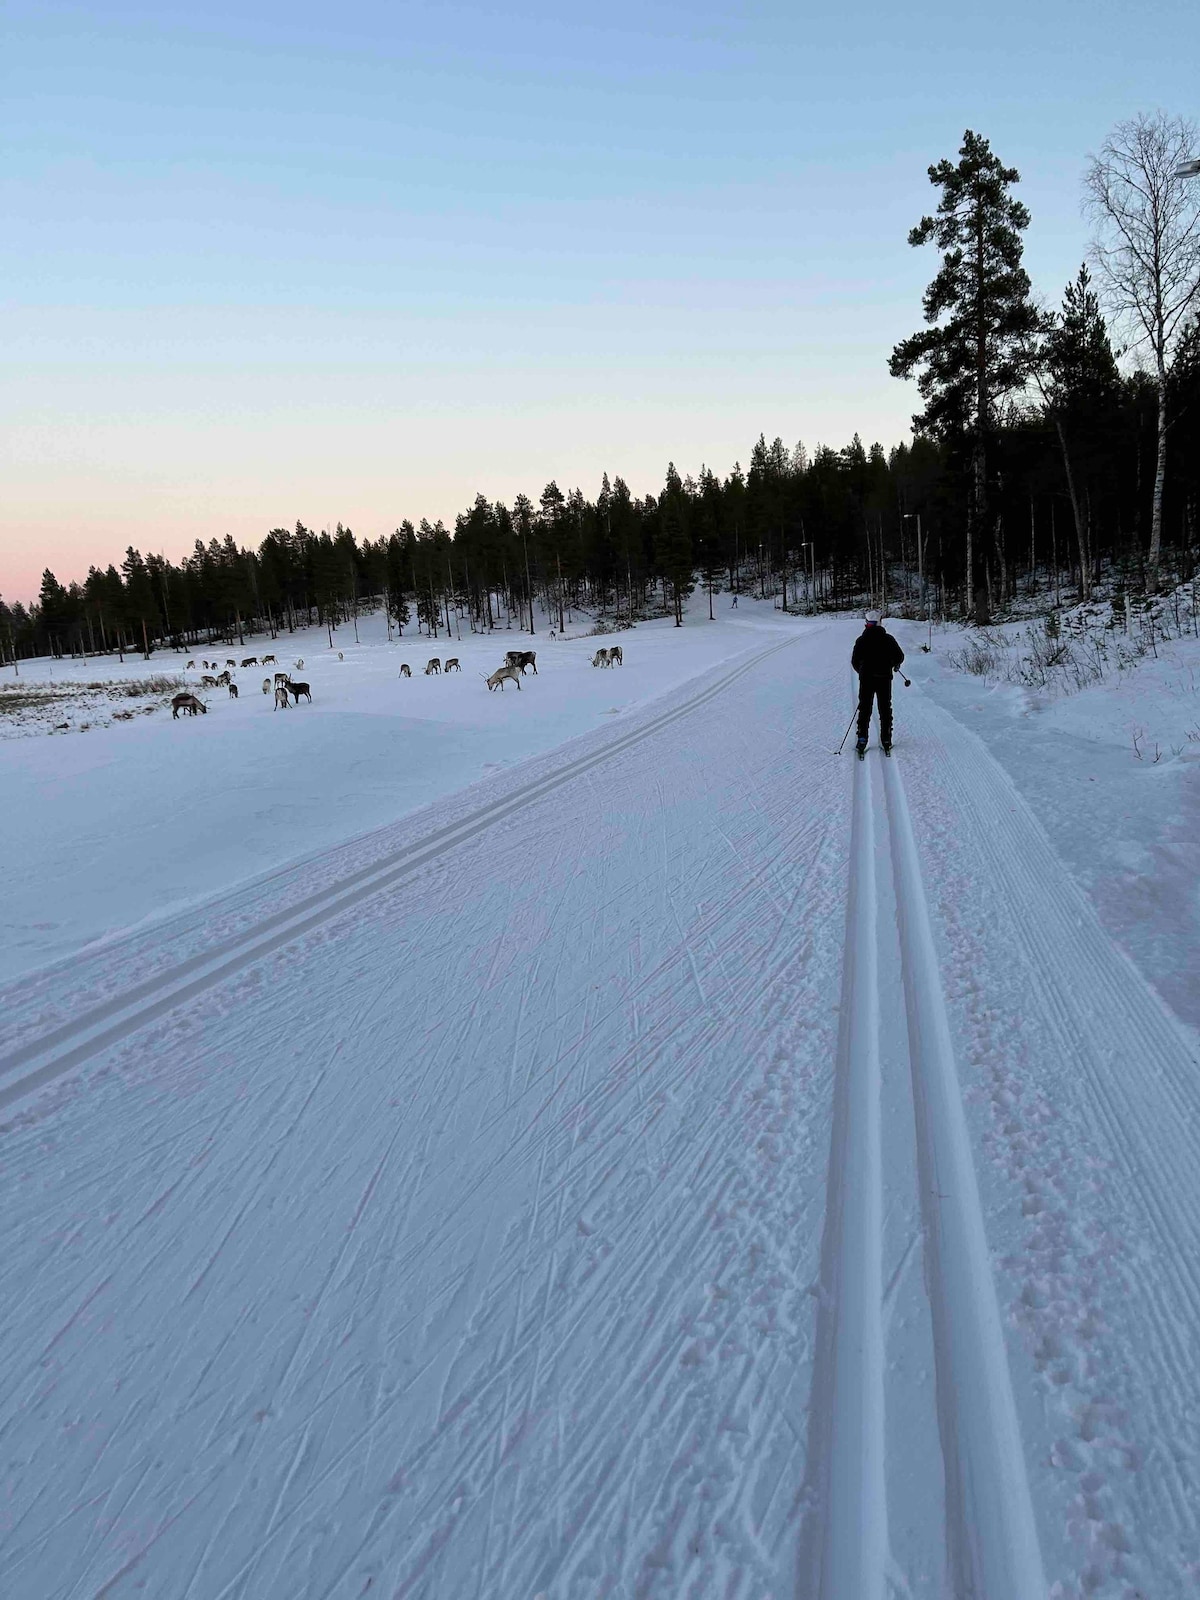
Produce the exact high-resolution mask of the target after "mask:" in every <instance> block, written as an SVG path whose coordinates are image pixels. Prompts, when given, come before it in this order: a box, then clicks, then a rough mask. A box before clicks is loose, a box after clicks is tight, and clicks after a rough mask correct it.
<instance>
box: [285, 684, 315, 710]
mask: <svg viewBox="0 0 1200 1600" xmlns="http://www.w3.org/2000/svg"><path fill="white" fill-rule="evenodd" d="M283 687H284V690H285V692H286V691H287V690H288V689H290V690H291V691H292V699H293V700H294V701H295V702H296V704H297V705H299V704H300V696H301V695H303V696H304V698H305V699H306V700H307V701H308V703H309V705H312V690H311V689H310V688H309V687H308V685H307V684H306V683H285V684H284V686H283Z"/></svg>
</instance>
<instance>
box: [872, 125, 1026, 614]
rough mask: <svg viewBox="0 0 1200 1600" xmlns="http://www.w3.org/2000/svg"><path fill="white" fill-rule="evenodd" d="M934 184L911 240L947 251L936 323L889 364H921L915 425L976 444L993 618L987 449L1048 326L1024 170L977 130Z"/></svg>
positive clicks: (932, 171)
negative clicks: (1031, 258)
mask: <svg viewBox="0 0 1200 1600" xmlns="http://www.w3.org/2000/svg"><path fill="white" fill-rule="evenodd" d="M929 181H930V183H932V184H933V185H934V186H935V188H939V189H940V190H941V191H942V197H941V200H940V201H939V202H938V209H937V215H936V216H933V217H922V218H921V221H920V222H919V223H918V224H917V226H916V227H915V228H914V229H913V230H912V232H911V233H910V234H909V236H908V242H909V244H911V245H914V246H917V245H924V244H928V243H929V242H930V240H932V241H933V242H934V243H935V244H936V245H937V247H938V249H939V250H941V251H942V252H943V254H942V265H941V269H940V271H939V272H938V274H937V276H936V277H935V278H934V280H933V282H932V283H931V284H930V285H929V287H928V289H926V291H925V297H924V301H923V304H924V310H925V321H926V322H927V323H928V324H929V326H928V327H926V328H924V329H922V330H921V332H920V333H914V334H912V335H911V336H910V337H909V338H907V339H903V340H901V342H900V343H899V344H898V345H897V346H896V348H895V349H894V350H893V351H892V356H891V361H890V362H889V367H890V370H891V373H892V376H893V377H895V378H909V377H911V376H912V375H913V372H914V371H915V370H916V369H917V368H918V367H920V368H921V369H922V370H921V373H920V376H919V377H918V379H917V387H918V389H919V390H920V393H921V397H922V399H923V400H924V401H925V409H924V411H922V412H920V413H919V414H918V415H917V416H915V417H914V418H913V425H914V427H915V428H916V429H918V431H925V432H929V433H931V434H933V435H934V436H935V437H938V438H942V439H946V440H949V441H951V442H955V443H959V442H961V443H962V444H964V445H965V446H966V447H967V448H968V450H969V453H970V459H971V491H970V499H969V509H968V514H967V547H966V578H967V602H968V605H971V606H973V607H974V609H975V611H976V614H977V615H978V614H986V599H985V596H984V593H983V591H982V586H980V585H978V584H977V582H976V577H977V572H976V560H977V557H978V556H979V555H980V554H981V552H982V549H983V536H984V533H985V531H986V530H987V528H988V526H989V516H988V500H989V480H988V447H989V444H990V442H991V440H992V437H993V435H994V433H995V430H996V426H997V421H998V406H999V404H1000V402H1001V401H1002V400H1003V399H1004V398H1005V396H1006V395H1009V394H1011V393H1012V392H1013V391H1014V390H1017V389H1019V388H1021V387H1022V386H1023V384H1024V382H1025V380H1026V376H1027V373H1028V358H1029V341H1030V338H1031V336H1032V335H1033V334H1035V333H1036V332H1037V329H1038V327H1039V323H1040V318H1039V316H1038V313H1037V311H1036V310H1035V308H1034V306H1033V305H1032V303H1031V301H1030V298H1029V289H1030V285H1029V276H1028V274H1027V273H1026V271H1025V269H1024V268H1023V267H1022V265H1021V255H1022V250H1023V246H1022V243H1021V235H1022V233H1023V232H1024V231H1025V229H1026V228H1027V227H1028V226H1029V212H1028V211H1027V210H1026V208H1025V207H1024V206H1023V205H1022V204H1021V202H1020V201H1019V200H1014V199H1013V197H1012V195H1011V194H1010V193H1009V190H1010V189H1011V187H1012V185H1013V184H1014V183H1017V182H1019V181H1020V174H1019V173H1018V171H1017V169H1016V168H1015V167H1006V166H1003V165H1002V164H1001V162H1000V161H999V159H998V158H997V157H996V156H994V155H993V154H992V150H991V146H990V145H989V143H988V141H987V140H986V139H984V138H982V137H981V136H980V135H979V134H977V133H972V132H971V130H970V129H969V128H968V129H967V131H966V133H965V134H964V136H963V143H962V148H961V149H960V150H959V160H958V163H957V165H953V164H952V163H951V162H950V161H948V160H942V161H939V162H938V163H937V164H936V165H935V166H932V167H930V168H929Z"/></svg>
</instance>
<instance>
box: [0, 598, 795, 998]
mask: <svg viewBox="0 0 1200 1600" xmlns="http://www.w3.org/2000/svg"><path fill="white" fill-rule="evenodd" d="M701 602H702V603H701ZM718 607H719V613H720V614H719V617H718V620H717V621H716V622H714V623H710V622H709V620H708V616H707V599H706V598H704V597H697V600H696V602H695V603H694V605H693V609H692V611H691V613H690V614H689V617H688V625H687V626H685V627H684V628H683V629H676V628H674V627H673V625H672V624H671V622H670V621H669V620H668V621H652V622H645V623H639V624H638V626H637V627H636V628H634V629H632V630H629V631H622V632H620V633H618V634H616V635H614V636H613V637H612V638H608V639H605V638H599V639H598V638H596V637H592V636H585V635H584V634H583V626H584V624H577V625H576V628H575V629H573V630H568V631H569V632H570V633H572V634H573V635H574V636H573V637H568V638H562V639H556V640H554V641H553V642H551V640H550V639H549V635H548V630H547V631H546V632H543V633H539V634H538V635H537V636H536V637H534V638H530V636H529V635H528V634H522V633H519V632H518V631H516V630H515V629H513V630H511V631H508V630H504V631H500V630H498V631H497V632H495V633H494V634H492V635H490V636H479V635H475V636H472V635H470V634H467V635H464V637H463V638H462V639H461V640H459V639H455V640H452V641H447V640H446V639H444V638H442V639H439V640H434V641H430V640H428V639H425V638H423V637H417V636H416V635H415V633H414V632H413V631H411V630H410V631H409V632H408V633H407V634H406V635H405V637H404V638H403V639H394V640H393V641H391V642H390V643H389V642H388V639H387V632H386V625H385V622H384V619H383V616H382V614H375V615H372V616H363V617H360V618H359V619H358V634H359V642H358V643H356V642H355V639H354V635H353V631H352V630H351V628H350V627H349V626H343V627H342V628H341V629H339V630H338V631H337V632H336V633H335V635H334V646H333V648H332V649H331V648H330V646H329V642H328V638H327V636H326V633H325V630H324V629H310V630H306V631H305V632H302V633H297V634H294V635H281V636H280V638H279V639H278V640H277V641H275V642H274V643H273V644H272V643H271V642H270V641H265V640H263V641H254V642H251V643H249V644H247V645H246V646H244V647H237V648H236V649H232V650H231V649H230V648H228V647H226V646H221V647H217V648H215V649H212V648H210V650H209V651H208V653H207V657H205V652H204V651H203V650H201V651H198V652H193V653H192V654H191V655H190V656H184V655H178V656H176V655H174V654H164V653H161V652H160V653H156V654H155V656H154V658H153V661H152V663H150V664H149V665H148V664H147V663H146V662H144V661H143V660H141V659H140V658H130V659H129V660H127V661H126V662H125V663H124V664H121V663H118V662H114V661H112V660H111V659H109V658H105V659H104V661H103V663H102V664H98V663H97V662H96V661H95V660H92V661H88V662H82V661H78V662H72V661H55V662H50V661H48V660H42V661H38V662H22V663H21V666H20V677H19V682H20V685H21V686H22V690H23V691H25V692H29V691H33V692H34V693H37V692H38V691H40V692H42V693H45V694H55V695H67V696H72V697H74V698H73V699H72V700H70V702H69V703H70V704H72V705H74V706H76V707H78V706H79V705H82V704H84V703H85V702H86V696H87V694H88V693H90V692H91V691H88V690H87V688H86V686H87V685H88V684H90V683H93V682H106V683H109V684H112V685H114V686H115V687H114V688H113V690H112V691H111V692H110V693H111V697H109V698H107V699H106V703H107V704H108V705H109V706H110V708H111V707H112V706H117V707H124V706H125V705H128V707H130V708H133V707H135V706H137V705H138V704H139V702H138V701H137V700H136V699H128V700H127V701H126V700H125V699H124V698H122V697H121V695H120V694H119V693H118V690H122V689H125V688H127V686H129V685H131V684H133V683H135V682H137V681H139V680H143V679H145V678H146V677H147V676H148V674H149V673H151V672H153V673H155V674H161V675H170V676H176V675H178V676H181V677H182V678H184V679H185V680H186V681H187V683H188V685H189V686H190V687H194V688H197V689H199V684H200V676H201V672H200V670H199V663H200V661H201V660H202V659H205V658H207V659H209V660H216V661H217V662H218V664H219V668H222V669H223V668H224V665H225V662H226V660H227V659H228V658H230V657H233V658H235V659H236V660H238V661H239V662H240V661H241V660H242V659H243V658H244V657H246V656H251V655H257V654H260V653H261V652H262V651H263V650H266V651H268V652H273V653H274V654H275V655H276V656H277V657H278V668H279V669H280V670H290V671H292V672H293V675H294V676H295V677H297V678H299V677H303V678H305V679H307V680H308V681H309V682H310V683H311V685H312V693H313V703H312V705H311V706H309V705H307V704H301V705H300V706H298V707H293V708H289V710H288V711H287V712H286V713H284V712H275V711H274V709H273V701H272V698H271V697H270V696H269V695H263V693H262V692H261V684H262V680H263V678H264V676H266V675H269V674H270V673H272V672H273V671H274V670H276V668H275V667H274V666H270V665H269V666H268V667H266V668H265V669H264V668H263V667H261V665H259V666H253V667H249V668H246V669H241V668H239V669H238V670H236V671H235V673H234V679H235V681H236V682H237V683H238V685H239V690H240V695H239V698H238V699H237V700H230V699H229V697H228V695H227V694H226V692H225V690H224V689H223V688H222V689H216V690H207V691H203V698H204V699H205V700H206V701H207V703H208V708H209V714H208V715H207V716H204V717H195V718H187V719H181V720H180V721H173V720H172V718H171V717H170V715H168V714H160V715H155V716H145V717H143V716H136V717H134V718H133V719H132V720H129V721H126V720H123V719H122V720H120V721H118V722H116V723H114V722H113V721H112V720H111V711H110V714H109V719H108V720H107V722H106V721H105V719H104V718H103V717H89V716H86V715H81V714H79V713H78V711H76V713H75V715H74V723H73V726H74V728H75V729H76V730H78V731H79V734H80V736H78V737H76V736H74V734H73V733H72V734H67V733H60V734H59V735H58V736H57V737H55V738H44V737H40V738H13V737H10V738H8V739H6V740H0V801H2V802H3V809H4V814H5V818H6V828H5V844H6V857H7V862H8V865H7V868H6V872H5V881H4V891H5V894H4V898H5V908H6V915H5V917H4V919H3V923H2V924H0V982H4V981H8V980H10V979H12V978H13V977H16V976H18V975H19V974H21V973H23V972H27V971H30V970H31V969H33V968H36V967H39V966H42V965H44V964H45V963H47V962H50V961H54V960H56V959H58V958H61V957H63V956H65V955H69V954H70V953H72V952H73V951H75V950H77V949H79V948H80V947H81V946H83V945H85V944H87V943H89V942H90V941H92V940H95V939H97V938H101V937H107V936H110V935H112V934H115V933H118V932H120V931H123V930H125V929H128V928H130V927H132V926H136V925H137V924H139V923H142V922H147V921H154V920H157V919H158V918H160V917H162V916H164V915H167V914H169V913H171V912H178V911H179V910H181V909H182V908H184V907H185V906H187V905H188V904H191V903H194V902H199V901H203V900H205V899H207V898H208V897H210V896H212V895H214V894H217V893H219V892H220V891H222V890H224V889H227V888H229V887H231V886H233V885H234V884H236V883H239V882H242V881H244V880H245V879H247V878H250V877H253V876H256V875H257V874H259V873H262V872H265V871H268V870H271V869H273V868H275V867H277V866H279V865H281V864H283V863H285V862H288V861H292V860H295V859H297V858H299V857H301V856H304V855H307V854H309V853H311V852H313V851H316V850H320V849H323V848H327V847H328V846H330V845H333V844H336V843H340V842H342V841H343V840H346V839H348V838H351V837H353V836H354V835H356V834H359V833H363V832H366V831H368V830H370V829H372V828H375V827H379V826H382V825H384V824H386V823H389V822H392V821H395V820H396V819H397V818H399V817H402V816H404V815H406V814H408V813H410V812H412V811H415V810H417V809H418V808H420V807H422V806H426V805H429V804H431V803H434V802H436V801H438V800H440V799H444V798H445V797H446V796H448V795H450V794H454V793H456V792H457V791H459V790H461V789H463V788H465V787H467V786H468V785H469V784H471V783H474V782H477V781H479V780H480V779H483V778H486V777H487V776H488V775H489V774H490V773H492V772H496V771H499V770H501V769H504V768H507V767H509V766H512V765H514V764H515V763H518V762H521V761H523V760H525V759H527V758H528V757H530V756H533V755H537V754H540V753H542V752H544V751H547V750H550V749H552V748H554V747H555V746H557V745H559V744H562V743H563V742H564V741H565V740H567V739H571V738H573V737H575V736H577V735H579V734H581V733H585V732H587V731H589V730H591V729H594V728H597V727H599V726H602V725H604V724H606V723H609V722H611V721H615V720H616V719H619V718H620V717H621V716H623V715H625V714H626V713H628V712H630V711H632V710H634V709H635V708H637V707H639V706H641V705H643V704H645V703H646V702H647V701H648V700H652V699H654V698H655V697H657V696H658V695H661V694H664V693H667V692H668V691H670V690H671V689H673V688H676V687H677V686H678V685H680V684H682V683H684V682H686V681H687V680H688V679H690V678H693V677H695V676H697V675H699V674H702V673H704V672H706V671H708V670H709V669H710V668H712V667H714V666H715V665H717V664H718V663H719V662H721V661H724V660H727V659H729V658H730V657H731V656H734V655H737V654H740V653H741V652H743V651H745V650H748V649H750V648H752V647H753V646H754V645H756V644H758V643H761V641H762V639H763V635H764V630H771V629H777V628H789V629H790V628H799V627H803V626H805V624H804V623H803V622H801V621H800V620H799V619H792V618H788V619H784V618H783V617H782V616H781V615H780V613H779V612H777V611H774V610H773V608H772V607H771V605H770V603H769V602H767V603H753V602H751V601H750V599H749V598H748V597H743V604H742V605H741V606H740V608H739V610H738V611H736V612H734V611H731V610H730V602H729V597H728V596H720V597H719V599H718ZM614 642H617V643H620V644H621V646H622V649H623V651H624V657H625V662H624V665H623V666H621V667H615V668H612V669H609V670H600V669H594V668H593V667H592V665H591V661H592V657H593V654H594V653H595V651H596V649H597V648H598V647H600V646H601V645H608V644H611V643H614ZM525 648H533V649H535V650H536V651H537V655H538V668H539V671H538V675H537V676H536V677H535V676H533V675H527V676H526V678H525V680H524V682H523V684H522V687H521V688H520V689H519V690H518V689H517V688H515V687H514V686H513V685H509V686H507V687H506V688H504V689H502V690H499V691H496V692H494V693H489V692H488V691H487V689H486V688H485V686H484V683H483V682H482V678H483V677H484V676H486V674H487V673H488V672H490V671H492V670H493V669H494V668H495V667H496V666H497V665H499V664H500V663H501V662H502V661H503V659H504V652H505V651H506V650H508V649H525ZM339 652H340V653H341V656H342V657H343V658H344V659H339ZM434 655H436V656H438V657H440V658H441V659H443V660H444V659H445V658H446V657H448V656H457V657H458V658H459V660H460V662H461V665H462V671H461V674H457V673H456V674H453V675H450V676H444V677H439V676H430V677H426V676H425V675H424V666H425V663H426V661H427V660H428V659H429V658H430V657H431V656H434ZM189 659H194V660H195V661H196V663H197V668H196V670H192V671H188V670H187V668H186V662H187V660H189ZM301 659H302V660H303V661H304V662H305V666H304V668H303V670H302V671H301V670H298V669H296V668H295V667H294V663H295V662H296V661H297V660H301ZM402 661H406V662H407V663H408V664H409V666H410V667H411V669H412V672H413V677H412V678H411V680H409V679H401V678H400V676H399V667H400V663H401V662H402ZM8 681H10V680H9V678H8V676H7V675H6V682H8ZM14 681H15V680H14ZM10 692H12V691H11V689H10ZM54 703H55V704H58V703H60V702H54ZM52 720H53V721H54V722H62V721H64V720H67V719H66V718H64V717H63V716H62V715H54V716H53V717H52ZM83 722H88V723H89V724H90V726H89V727H88V729H87V731H86V732H84V731H83V730H82V728H81V724H82V723H83Z"/></svg>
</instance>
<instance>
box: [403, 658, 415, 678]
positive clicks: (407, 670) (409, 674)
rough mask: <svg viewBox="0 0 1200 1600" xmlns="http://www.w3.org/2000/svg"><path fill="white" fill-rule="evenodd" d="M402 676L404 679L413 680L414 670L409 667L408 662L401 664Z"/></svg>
mask: <svg viewBox="0 0 1200 1600" xmlns="http://www.w3.org/2000/svg"><path fill="white" fill-rule="evenodd" d="M400 676H401V677H402V678H411V677H412V668H411V667H410V666H409V664H408V662H407V661H402V662H401V663H400Z"/></svg>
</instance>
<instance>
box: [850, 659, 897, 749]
mask: <svg viewBox="0 0 1200 1600" xmlns="http://www.w3.org/2000/svg"><path fill="white" fill-rule="evenodd" d="M872 701H874V702H875V703H876V704H877V705H878V706H879V737H880V740H881V742H882V743H883V744H891V742H892V679H891V675H890V674H889V675H888V676H887V677H886V678H868V677H866V676H865V674H862V673H860V674H859V679H858V737H859V738H860V739H863V740H865V739H866V738H867V736H868V735H869V734H870V731H871V703H872Z"/></svg>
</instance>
